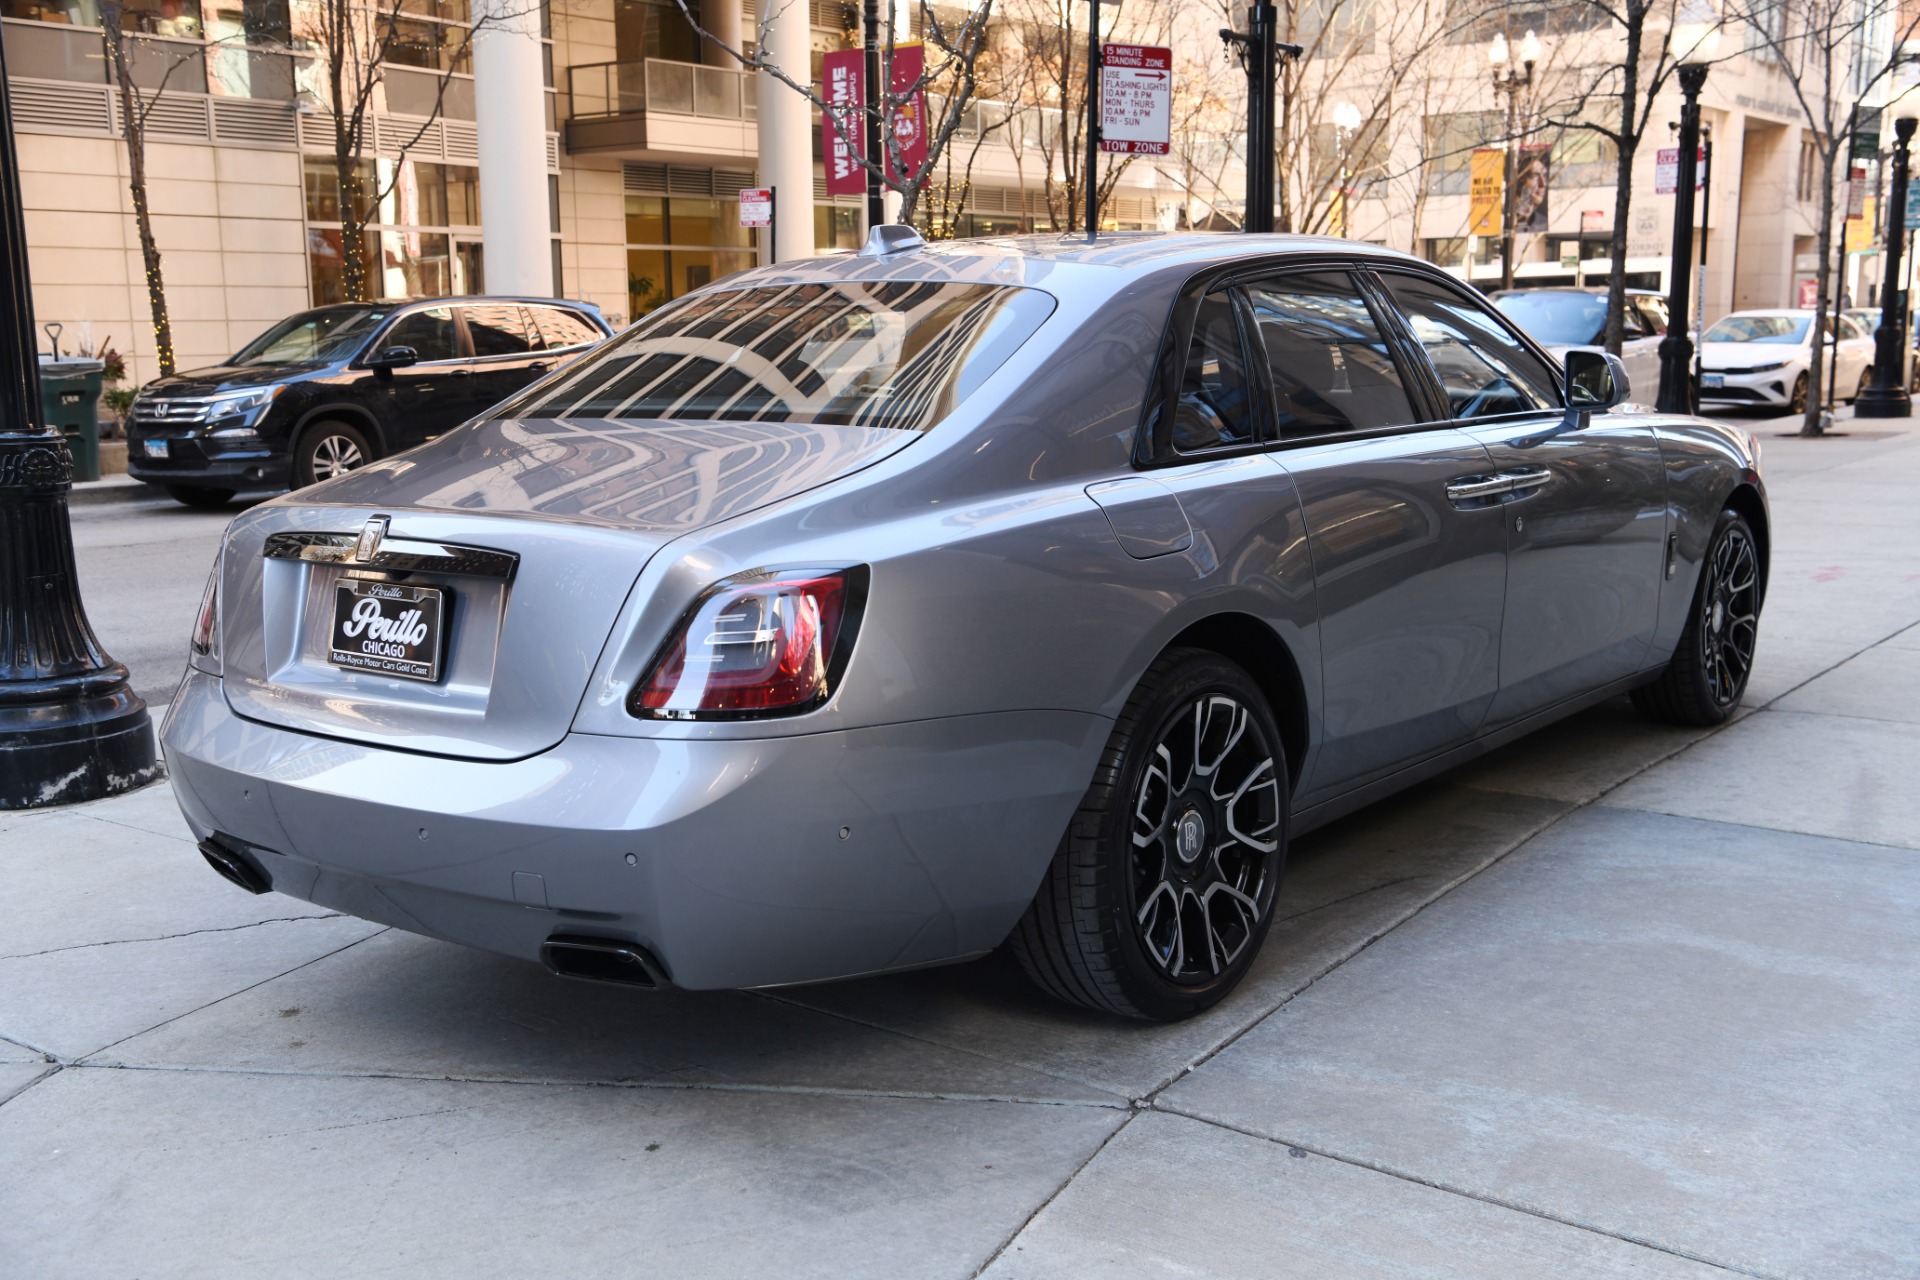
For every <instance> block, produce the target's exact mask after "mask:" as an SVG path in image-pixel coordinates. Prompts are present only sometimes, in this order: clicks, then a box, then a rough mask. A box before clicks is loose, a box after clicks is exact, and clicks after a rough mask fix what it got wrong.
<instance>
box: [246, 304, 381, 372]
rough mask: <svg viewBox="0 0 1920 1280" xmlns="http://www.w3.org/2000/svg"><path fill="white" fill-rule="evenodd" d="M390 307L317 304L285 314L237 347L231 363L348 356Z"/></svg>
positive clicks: (302, 361)
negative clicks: (309, 308) (296, 312)
mask: <svg viewBox="0 0 1920 1280" xmlns="http://www.w3.org/2000/svg"><path fill="white" fill-rule="evenodd" d="M392 314H393V308H391V307H371V308H370V307H321V308H320V309H319V310H318V311H302V312H301V313H300V314H299V315H297V316H288V317H287V318H286V319H285V320H282V321H281V322H280V323H279V324H277V325H275V326H273V328H271V329H269V330H267V331H266V332H265V333H263V334H261V335H260V336H259V337H257V338H255V339H254V340H253V341H252V342H249V343H248V344H247V345H246V346H244V347H242V348H241V349H240V353H239V354H238V355H236V356H234V358H233V359H232V360H231V361H230V362H229V363H232V364H307V363H309V362H311V361H315V360H320V361H329V360H338V359H341V358H342V357H345V356H350V355H352V354H353V353H354V352H355V351H357V350H358V349H359V347H360V344H361V343H363V342H365V341H366V340H367V337H368V335H370V334H371V333H372V332H373V331H374V330H375V329H377V328H379V327H380V322H381V321H382V320H385V319H386V318H387V317H388V316H390V315H392Z"/></svg>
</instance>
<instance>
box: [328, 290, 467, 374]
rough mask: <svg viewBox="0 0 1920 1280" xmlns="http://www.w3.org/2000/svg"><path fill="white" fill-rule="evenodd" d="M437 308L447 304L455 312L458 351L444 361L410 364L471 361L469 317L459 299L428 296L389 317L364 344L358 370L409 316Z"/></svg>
mask: <svg viewBox="0 0 1920 1280" xmlns="http://www.w3.org/2000/svg"><path fill="white" fill-rule="evenodd" d="M434 307H446V308H447V309H448V310H450V311H452V312H453V335H454V336H453V343H454V350H455V353H456V354H454V355H453V356H451V357H449V358H447V359H445V360H422V361H420V362H419V363H418V364H415V365H411V366H409V367H410V368H414V369H432V368H441V367H444V366H447V365H455V364H468V363H470V362H471V361H472V360H473V343H471V342H470V341H468V340H467V318H466V316H464V315H462V314H461V311H460V304H459V302H457V301H455V300H453V299H451V298H429V299H425V300H423V301H420V302H416V303H411V304H409V305H407V306H404V307H399V308H396V309H395V311H394V313H393V314H392V315H391V316H389V317H387V323H386V324H385V325H384V326H382V327H381V329H380V331H379V332H378V333H376V334H374V335H373V340H372V341H371V342H369V343H367V345H366V346H364V347H362V348H361V349H360V354H359V355H357V356H355V357H354V358H353V367H354V368H356V369H364V368H366V367H367V366H366V360H367V357H369V356H371V355H372V354H374V353H375V352H376V351H382V350H385V349H386V346H387V335H388V334H390V333H392V332H393V331H394V330H395V329H396V328H398V327H399V325H400V322H401V321H403V320H405V319H407V318H408V317H409V316H412V315H415V314H418V313H419V312H422V311H427V310H430V309H432V308H434Z"/></svg>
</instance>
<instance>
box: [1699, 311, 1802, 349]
mask: <svg viewBox="0 0 1920 1280" xmlns="http://www.w3.org/2000/svg"><path fill="white" fill-rule="evenodd" d="M1806 336H1807V318H1806V317H1805V316H1728V317H1727V318H1726V319H1724V320H1722V321H1720V322H1719V323H1717V324H1715V325H1714V326H1713V328H1711V329H1709V330H1707V332H1706V336H1705V337H1703V338H1701V341H1702V342H1777V343H1781V344H1784V345H1786V346H1789V347H1791V346H1798V345H1799V344H1800V342H1801V341H1802V340H1803V339H1804V338H1805V337H1806Z"/></svg>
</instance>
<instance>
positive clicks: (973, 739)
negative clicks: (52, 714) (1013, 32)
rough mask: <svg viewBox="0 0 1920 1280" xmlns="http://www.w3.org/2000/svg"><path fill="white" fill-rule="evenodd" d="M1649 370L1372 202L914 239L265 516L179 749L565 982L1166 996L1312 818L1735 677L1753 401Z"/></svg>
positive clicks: (248, 879) (330, 876) (1145, 1000)
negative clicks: (1579, 721) (1254, 215)
mask: <svg viewBox="0 0 1920 1280" xmlns="http://www.w3.org/2000/svg"><path fill="white" fill-rule="evenodd" d="M889 237H891V238H889ZM1623 396H1624V379H1623V377H1622V374H1621V370H1620V367H1619V363H1618V361H1617V360H1614V359H1612V358H1609V357H1606V356H1604V355H1600V354H1597V353H1593V352H1575V353H1572V354H1570V355H1569V357H1568V364H1567V367H1566V368H1565V369H1564V370H1562V369H1561V368H1560V367H1559V366H1557V365H1556V364H1555V363H1554V362H1553V361H1552V360H1551V359H1550V358H1549V357H1548V356H1547V355H1546V354H1545V353H1544V352H1543V351H1542V350H1541V349H1540V348H1539V347H1538V346H1536V345H1535V344H1534V343H1533V342H1532V341H1531V340H1529V339H1527V338H1526V337H1524V336H1522V335H1521V334H1520V332H1519V331H1518V330H1516V329H1514V328H1513V327H1511V326H1510V325H1509V324H1508V323H1507V322H1506V321H1505V320H1503V319H1502V317H1501V316H1500V315H1499V314H1498V313H1497V312H1496V311H1495V310H1494V309H1493V308H1492V307H1491V306H1490V305H1489V304H1488V303H1487V302H1486V300H1485V299H1484V298H1482V297H1481V296H1480V295H1478V294H1476V293H1473V292H1471V291H1470V290H1467V289H1465V288H1463V287H1461V286H1460V285H1458V284H1456V283H1455V282H1454V281H1452V280H1451V279H1449V278H1448V277H1447V276H1445V275H1444V274H1442V273H1441V272H1439V271H1438V270H1436V269H1435V268H1432V267H1430V266H1428V265H1426V264H1424V263H1422V262H1419V261H1417V260H1415V259H1412V258H1408V257H1405V256H1403V255H1399V254H1395V253H1392V252H1389V251H1386V250H1380V249H1373V248H1369V247H1367V246H1364V245H1355V244H1351V243H1347V242H1343V241H1322V240H1309V239H1298V238H1293V237H1285V236H1215V235H1175V236H1155V235H1147V236H1114V237H1105V236H1103V237H1101V239H1100V240H1099V242H1098V243H1096V244H1093V245H1088V244H1086V243H1084V242H1078V241H1058V240H1052V239H1038V238H1034V239H1022V240H994V241H976V242H970V243H968V242H962V243H952V244H945V245H940V246H927V245H923V244H921V243H920V242H919V241H918V239H917V238H916V237H910V236H906V235H904V234H902V229H900V228H883V229H882V232H881V234H878V235H876V237H875V238H874V240H873V241H871V242H870V243H869V247H868V249H867V250H865V251H863V253H862V254H861V255H860V256H857V257H844V258H835V259H825V260H818V261H811V262H796V263H786V264H782V265H779V266H775V267H767V268H761V269H758V270H754V271H749V272H746V273H744V274H741V275H737V276H734V277H731V278H729V279H728V280H725V281H723V282H720V283H718V284H716V285H714V286H713V287H711V288H709V289H707V290H704V291H702V292H699V293H695V294H692V295H690V296H688V297H686V298H684V299H682V300H680V301H678V302H676V303H674V304H672V305H670V306H668V307H665V308H662V309H661V310H659V311H656V312H654V313H653V314H652V315H649V316H648V317H646V318H645V319H643V320H642V321H641V322H639V323H638V324H636V325H634V326H633V327H632V328H631V329H629V330H627V331H626V332H625V333H624V334H622V335H620V336H619V337H617V338H615V339H614V340H612V341H610V342H608V343H607V344H606V345H605V346H603V347H602V348H600V349H599V350H597V351H596V352H594V353H592V354H590V355H588V356H586V357H584V358H582V359H581V360H579V361H577V362H576V363H574V364H572V365H569V366H568V367H566V368H565V369H563V370H559V371H556V372H555V373H553V374H551V375H549V376H548V377H547V378H545V379H544V380H542V381H541V382H539V383H537V384H535V385H534V386H532V387H530V388H529V389H527V390H526V391H525V392H523V393H521V394H520V395H519V396H518V397H517V398H515V399H513V400H510V401H508V402H507V403H506V404H504V405H502V406H500V407H499V408H498V409H497V410H494V411H491V412H489V413H488V414H486V415H484V416H483V417H481V418H478V419H476V420H474V421H472V422H470V423H467V424H466V425H464V426H462V427H460V428H458V429H456V430H453V431H451V432H449V433H447V434H446V435H444V436H442V437H441V438H439V439H437V440H435V441H432V442H430V443H428V444H425V445H423V446H421V447H419V448H416V449H413V450H411V451H410V452H407V453H404V454H400V455H398V456H395V457H392V458H388V459H384V460H382V461H379V462H376V463H374V464H372V465H370V466H368V467H366V468H364V469H362V470H359V471H355V472H352V473H350V474H348V475H346V476H343V477H341V478H339V479H337V480H334V481H331V482H329V483H327V484H324V485H321V486H318V487H316V488H313V489H309V490H305V491H303V492H300V493H297V494H292V495H288V496H286V497H282V498H278V499H275V500H274V501H272V502H268V503H266V504H264V505H262V506H259V507H256V508H254V509H252V510H250V511H248V512H247V513H245V514H244V515H241V516H240V517H239V518H237V519H236V520H235V521H234V522H233V524H232V525H231V527H230V528H229V530H228V533H227V535H226V539H225V543H224V547H223V550H222V552H221V554H220V558H219V561H218V564H217V565H216V567H215V571H214V575H213V578H212V581H210V583H209V584H208V589H207V596H206V601H205V604H204V606H203V608H202V610H201V616H200V621H199V624H198V627H197V629H196V634H195V636H194V638H193V647H192V656H191V659H190V669H189V670H188V672H187V675H186V679H185V682H184V683H183V684H182V686H181V688H180V691H179V694H178V696H177V697H176V698H175V699H174V702H173V704H172V707H171V709H170V711H169V713H168V716H167V720H166V724H165V727H164V734H163V736H164V742H165V747H166V754H167V759H168V763H169V765H170V768H171V771H172V778H173V784H174V787H175V789H176V791H177V792H178V795H179V798H180V803H181V806H182V808H183V809H184V810H185V812H186V815H187V819H188V821H189V823H190V824H191V825H192V827H193V829H194V831H195V833H196V835H197V836H198V837H200V838H202V840H203V843H202V846H201V847H202V850H203V852H204V853H205V854H206V855H207V857H208V859H209V860H210V861H211V862H212V863H213V864H214V865H215V867H216V868H217V869H219V870H220V871H221V872H222V873H223V874H225V875H226V876H227V877H228V878H229V879H232V880H234V881H236V882H237V883H239V884H241V885H243V886H245V887H248V888H250V889H253V890H255V891H257V892H264V891H266V890H267V889H269V888H271V889H272V890H275V891H278V892H281V893H287V894H292V895H294V896H296V897H299V898H304V899H307V900H309V901H312V902H316V903H321V904H324V905H326V906H329V907H332V908H334V909H336V910H340V911H344V912H349V913H352V914H354V915H357V916H362V917H365V918H367V919H370V920H377V921H383V922H386V923H388V924H391V925H394V926H396V927H399V928H403V929H410V930H414V931H416V932H419V933H424V934H428V935H431V936H434V937H438V938H445V939H449V940H452V941H456V942H462V943H466V944H469V945H472V946H477V947H484V948H487V949H490V950H494V951H499V952H504V953H507V954H510V955H517V956H523V957H526V958H528V959H535V958H538V959H542V960H544V961H545V963H546V964H547V965H548V966H550V967H551V968H552V969H554V970H555V971H556V972H558V973H561V974H563V975H569V976H574V977H581V978H597V979H605V980H611V981H618V982H628V983H633V984H637V985H642V986H647V985H653V986H663V985H666V984H669V983H671V984H675V985H678V986H682V987H691V988H724V987H744V986H760V985H769V984H779V983H796V982H810V981H819V980H823V979H830V978H840V977H846V976H850V975H856V974H867V973H878V972H883V971H888V970H900V969H910V968H914V967H918V966H926V965H936V964H945V963H950V962H953V961H958V960H965V959H968V958H970V957H975V956H980V955H983V954H985V953H987V952H988V951H990V950H992V949H994V948H996V947H998V946H1001V945H1002V944H1003V943H1005V944H1009V945H1010V946H1011V948H1012V949H1013V951H1014V952H1015V953H1016V955H1017V956H1018V957H1019V959H1020V961H1021V963H1022V964H1023V965H1024V966H1025V967H1026V969H1027V971H1028V972H1029V973H1030V974H1031V975H1032V976H1033V977H1034V979H1035V980H1036V981H1037V982H1038V983H1039V984H1040V985H1041V986H1042V987H1044V988H1045V989H1046V990H1048V991H1050V992H1052V993H1054V994H1056V995H1058V996H1060V997H1062V998H1064V999H1067V1000H1071V1001H1077V1002H1080V1003H1082V1004H1085V1005H1089V1006H1092V1007H1094V1008H1097V1009H1102V1010H1107V1011H1111V1012H1114V1013H1118V1014H1123V1015H1130V1016H1135V1017H1142V1018H1153V1019H1169V1018H1178V1017H1182V1016H1184V1015H1187V1014H1191V1013H1193V1012H1195V1011H1196V1010H1199V1009H1202V1008H1204V1007H1206V1006H1208V1005H1210V1004H1212V1003H1213V1002H1215V1001H1217V1000H1219V999H1220V998H1221V997H1222V996H1223V995H1225V994H1226V993H1227V992H1228V991H1229V990H1231V989H1232V987H1233V986H1234V984H1235V983H1236V982H1237V981H1239V979H1240V977H1241V976H1242V975H1243V974H1244V973H1245V972H1246V970H1247V968H1248V966H1249V964H1250V963H1251V962H1252V959H1253V957H1254V954H1255V952H1256V951H1257V949H1258V948H1259V946H1260V943H1261V940H1262V938H1263V937H1264V935H1265V934H1266V932H1267V929H1268V926H1269V923H1270V921H1271V918H1272V913H1273V903H1274V894H1275V889H1276V887H1277V885H1278V883H1279V880H1280V875H1281V870H1282V866H1283V864H1284V862H1285V859H1286V853H1287V845H1288V841H1289V839H1291V838H1292V837H1295V836H1298V835H1299V834H1300V833H1301V832H1303V831H1306V830H1308V829H1310V828H1312V827H1315V826H1318V825H1320V824H1322V823H1325V822H1327V821H1329V820H1330V819H1333V818H1335V817H1338V816H1340V815H1341V814H1344V813H1347V812H1349V811H1351V810H1354V809H1356V808H1358V807H1360V806H1362V805H1365V804H1367V803H1369V802H1371V801H1373V800H1376V799H1378V798H1380V797H1383V796H1386V795H1389V794H1391V793H1392V792H1394V791H1397V790H1399V789H1400V788H1402V787H1405V786H1407V785H1408V784H1410V783H1412V782H1415V781H1417V780H1419V779H1422V778H1426V777H1429V776H1431V775H1432V774H1434V773H1436V772H1439V771H1440V770H1443V769H1446V768H1447V767H1449V766H1451V765H1453V764H1455V763H1457V762H1459V761H1462V760H1465V759H1468V758H1469V757H1472V756H1474V755H1476V754H1478V753H1481V752H1484V751H1486V750H1488V749H1489V748H1490V747H1493V746H1495V745H1497V744H1500V743H1503V742H1507V741H1510V740H1512V739H1513V738H1515V737H1518V736H1519V735H1521V734H1524V733H1527V732H1528V731H1530V730H1532V729H1534V728H1537V727H1539V726H1541V725H1543V724H1546V723H1548V722H1550V721H1552V720H1555V719H1558V718H1559V717H1562V716H1565V715H1567V714H1569V713H1570V712H1573V711H1576V710H1578V709H1580V708H1582V707H1585V706H1588V705H1590V704H1592V703H1594V702H1596V701H1598V700H1600V699H1603V698H1606V697H1609V696H1612V695H1616V694H1619V693H1622V692H1627V691H1632V692H1633V694H1634V697H1635V699H1636V701H1637V702H1638V703H1639V704H1640V706H1641V707H1643V708H1644V709H1645V710H1647V711H1648V712H1650V713H1651V714H1652V715H1654V716H1656V717H1658V718H1662V719H1667V720H1678V721H1684V722H1688V723H1695V724H1704V723H1712V722H1716V721H1719V720H1721V719H1724V718H1725V717H1726V716H1728V715H1729V714H1730V713H1731V712H1732V710H1733V708H1734V706H1735V704H1736V703H1737V702H1738V701H1739V699H1740V696H1741V693H1742V690H1743V689H1744V687H1745V684H1746V680H1747V674H1748V670H1749V667H1750V665H1751V663H1752V660H1753V654H1754V644H1755V638H1756V627H1757V620H1758V615H1759V612H1760V605H1761V598H1762V594H1763V592H1764V589H1765V581H1766V565H1767V543H1768V537H1769V529H1768V522H1767V508H1766V500H1765V494H1764V490H1763V488H1762V484H1761V480H1760V475H1759V470H1758V467H1759V458H1758V453H1757V450H1756V447H1755V443H1754V440H1753V438H1752V436H1751V435H1750V434H1749V433H1748V432H1747V431H1746V430H1744V429H1741V428H1738V427H1734V426H1729V425H1723V424H1716V423H1711V422H1706V421H1702V420H1699V419H1695V418H1687V417H1660V416H1654V415H1651V414H1648V413H1645V412H1641V411H1614V412H1609V410H1610V409H1613V408H1614V406H1615V405H1617V404H1618V403H1619V402H1620V400H1621V399H1622V398H1623Z"/></svg>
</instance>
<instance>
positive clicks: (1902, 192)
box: [1853, 115, 1915, 418]
mask: <svg viewBox="0 0 1920 1280" xmlns="http://www.w3.org/2000/svg"><path fill="white" fill-rule="evenodd" d="M1914 124H1915V120H1914V118H1913V117H1912V116H1911V115H1902V116H1897V117H1895V118H1894V122H1893V135H1894V144H1893V190H1892V191H1891V192H1889V193H1888V198H1887V270H1886V274H1885V275H1884V276H1883V277H1882V278H1883V279H1884V280H1885V281H1886V283H1885V284H1884V285H1882V286H1881V288H1880V327H1879V328H1877V329H1875V330H1874V331H1873V385H1872V386H1870V387H1868V388H1867V389H1866V390H1865V391H1862V392H1861V393H1860V397H1859V399H1857V400H1855V401H1854V402H1853V416H1854V417H1856V418H1910V417H1912V416H1913V401H1912V400H1911V399H1910V398H1909V397H1908V396H1907V388H1906V385H1905V383H1906V372H1907V360H1906V352H1907V297H1906V290H1904V289H1902V288H1901V287H1900V251H1901V249H1902V248H1903V247H1904V246H1903V244H1902V243H1901V242H1902V241H1903V240H1904V239H1905V236H1906V231H1905V227H1906V225H1907V152H1908V148H1909V147H1910V146H1911V144H1912V142H1913V130H1914Z"/></svg>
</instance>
